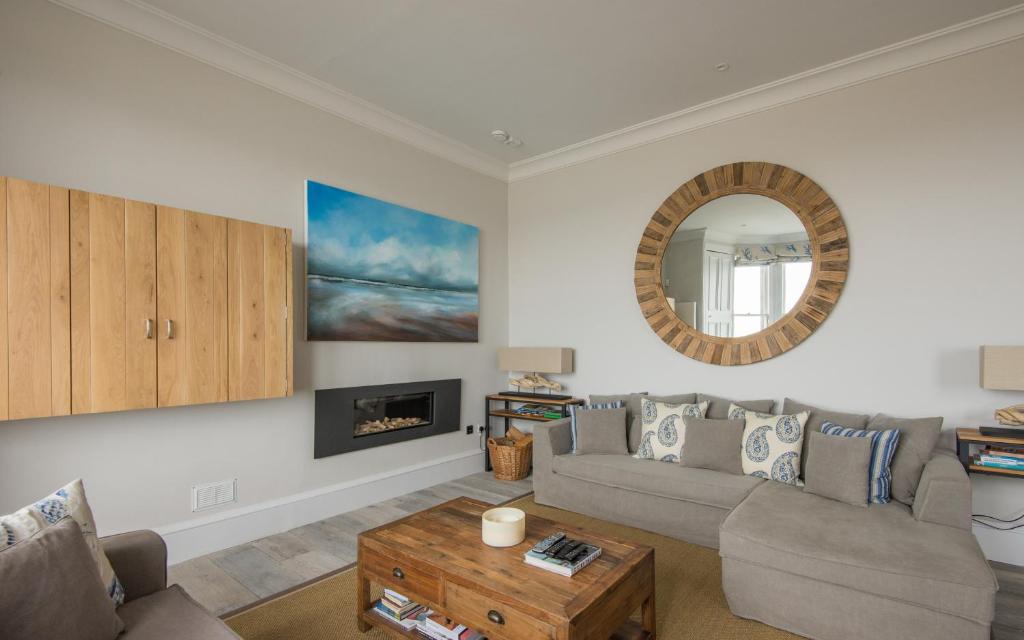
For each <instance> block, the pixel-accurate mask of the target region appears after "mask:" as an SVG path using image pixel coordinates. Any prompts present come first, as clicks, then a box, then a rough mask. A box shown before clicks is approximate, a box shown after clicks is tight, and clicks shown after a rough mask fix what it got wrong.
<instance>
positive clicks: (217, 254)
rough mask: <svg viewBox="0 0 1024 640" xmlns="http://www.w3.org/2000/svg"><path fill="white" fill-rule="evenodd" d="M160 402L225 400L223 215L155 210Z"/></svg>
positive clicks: (225, 284)
mask: <svg viewBox="0 0 1024 640" xmlns="http://www.w3.org/2000/svg"><path fill="white" fill-rule="evenodd" d="M157 229H158V231H157V260H158V268H157V274H158V281H159V286H158V294H157V298H158V305H159V313H158V316H159V318H160V323H161V331H160V337H159V380H160V381H159V404H160V406H173V405H181V404H196V403H202V402H224V401H226V400H227V399H228V339H227V306H228V293H227V219H226V218H221V217H218V216H211V215H206V214H202V213H195V212H192V211H188V212H186V211H182V210H181V209H173V208H170V207H159V208H158V209H157Z"/></svg>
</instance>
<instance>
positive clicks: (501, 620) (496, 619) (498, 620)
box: [487, 609, 505, 624]
mask: <svg viewBox="0 0 1024 640" xmlns="http://www.w3.org/2000/svg"><path fill="white" fill-rule="evenodd" d="M487 619H488V620H490V621H491V622H493V623H494V624H505V616H503V615H501V614H500V613H498V612H497V611H495V610H494V609H491V610H490V611H488V612H487Z"/></svg>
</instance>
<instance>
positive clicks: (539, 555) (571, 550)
mask: <svg viewBox="0 0 1024 640" xmlns="http://www.w3.org/2000/svg"><path fill="white" fill-rule="evenodd" d="M600 556H601V547H597V546H594V545H592V544H588V543H586V542H583V541H582V540H573V539H572V538H568V537H566V536H565V534H564V533H561V532H559V533H556V534H555V535H554V536H551V537H550V538H547V539H545V540H543V541H541V542H540V543H538V544H537V546H535V547H533V548H532V549H530V550H529V551H527V552H526V553H524V554H523V562H525V563H526V564H528V565H530V566H533V567H537V568H539V569H544V570H545V571H551V572H552V573H557V574H559V575H563V576H566V577H571V576H573V575H575V574H577V573H579V572H580V571H581V570H582V569H583V568H584V567H586V566H587V565H588V564H590V563H591V562H593V561H594V560H596V559H597V558H599V557H600Z"/></svg>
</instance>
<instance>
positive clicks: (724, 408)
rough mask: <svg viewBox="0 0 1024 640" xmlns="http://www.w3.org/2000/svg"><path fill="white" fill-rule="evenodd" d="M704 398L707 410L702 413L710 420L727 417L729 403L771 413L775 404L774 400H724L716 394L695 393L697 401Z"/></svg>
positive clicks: (748, 409) (749, 409) (750, 409)
mask: <svg viewBox="0 0 1024 640" xmlns="http://www.w3.org/2000/svg"><path fill="white" fill-rule="evenodd" d="M705 400H706V401H707V402H708V411H707V413H705V414H704V417H705V418H711V419H712V420H726V419H728V417H729V405H730V404H735V405H736V406H737V407H743V408H744V409H746V410H747V411H757V412H758V413H771V412H772V408H773V407H774V406H775V401H774V400H726V399H725V398H719V397H718V396H709V395H708V394H706V393H698V394H697V402H704V401H705Z"/></svg>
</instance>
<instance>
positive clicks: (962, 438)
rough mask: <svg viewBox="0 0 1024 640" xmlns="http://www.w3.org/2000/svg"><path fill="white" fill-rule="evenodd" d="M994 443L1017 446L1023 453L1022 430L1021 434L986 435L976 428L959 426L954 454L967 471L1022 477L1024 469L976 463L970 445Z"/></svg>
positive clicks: (1023, 476)
mask: <svg viewBox="0 0 1024 640" xmlns="http://www.w3.org/2000/svg"><path fill="white" fill-rule="evenodd" d="M972 444H973V445H995V446H1003V447H1015V448H1017V447H1019V449H1020V451H1021V452H1022V453H1024V431H1022V433H1021V436H1019V437H1017V436H986V435H982V434H981V431H980V430H978V429H976V428H970V429H968V428H959V429H957V430H956V454H957V458H959V459H960V463H961V464H962V465H964V469H966V470H967V472H968V473H978V474H984V475H992V476H1003V477H1006V478H1024V470H1020V469H1002V468H999V467H988V466H982V465H980V464H976V462H975V459H974V456H973V455H972V452H971V445H972Z"/></svg>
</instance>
